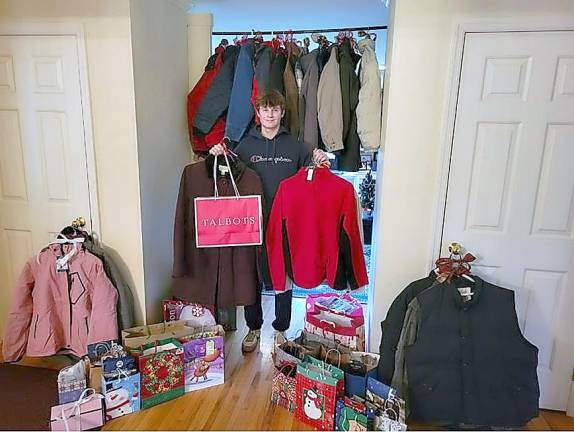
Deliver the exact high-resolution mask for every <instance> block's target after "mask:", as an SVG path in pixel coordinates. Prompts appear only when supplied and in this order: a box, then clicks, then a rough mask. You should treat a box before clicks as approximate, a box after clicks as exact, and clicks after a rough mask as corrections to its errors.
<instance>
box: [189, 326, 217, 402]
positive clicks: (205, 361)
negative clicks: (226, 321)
mask: <svg viewBox="0 0 574 432" xmlns="http://www.w3.org/2000/svg"><path fill="white" fill-rule="evenodd" d="M196 330H197V332H196V333H195V334H192V335H189V336H186V337H185V338H183V339H181V341H182V342H183V358H184V362H185V363H184V371H185V391H186V392H191V391H195V390H200V389H204V388H207V387H213V386H216V385H220V384H223V383H224V382H225V340H224V337H225V331H224V330H223V327H222V326H219V325H218V326H212V327H207V328H202V329H196Z"/></svg>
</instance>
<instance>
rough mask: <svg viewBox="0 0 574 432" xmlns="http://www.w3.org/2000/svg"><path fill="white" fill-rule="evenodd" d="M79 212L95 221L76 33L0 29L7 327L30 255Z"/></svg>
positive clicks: (1, 303) (0, 233) (2, 311)
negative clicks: (0, 32) (14, 32)
mask: <svg viewBox="0 0 574 432" xmlns="http://www.w3.org/2000/svg"><path fill="white" fill-rule="evenodd" d="M77 216H84V217H85V218H86V220H87V221H88V223H89V222H90V220H91V217H90V216H91V215H90V202H89V187H88V175H87V160H86V148H85V141H84V128H83V118H82V104H81V93H80V75H79V61H78V54H77V49H76V39H75V38H74V37H70V36H0V239H1V240H0V284H1V286H2V289H1V290H0V331H2V330H3V328H4V327H3V326H4V320H5V317H6V314H7V311H8V308H9V304H10V297H11V292H12V290H13V288H14V285H15V283H16V280H17V278H18V275H19V274H20V272H21V270H22V267H23V265H24V263H25V261H26V259H27V258H29V257H30V256H32V255H34V254H35V253H37V252H38V251H39V250H40V249H41V248H42V247H43V246H44V245H45V244H47V243H48V242H49V241H51V240H52V239H53V238H54V235H55V234H57V233H58V232H59V231H60V230H61V229H62V227H64V226H65V225H67V224H69V223H70V222H71V221H72V220H73V219H74V218H75V217H77ZM88 228H90V227H88Z"/></svg>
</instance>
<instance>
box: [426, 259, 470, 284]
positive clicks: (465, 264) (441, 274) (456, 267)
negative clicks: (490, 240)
mask: <svg viewBox="0 0 574 432" xmlns="http://www.w3.org/2000/svg"><path fill="white" fill-rule="evenodd" d="M453 257H459V258H453ZM475 259H476V257H475V256H474V255H473V254H471V253H469V252H467V253H466V254H465V255H464V256H463V257H460V255H451V256H450V257H448V258H439V259H437V260H436V262H435V264H436V267H437V273H438V277H437V280H438V281H439V282H440V283H442V282H444V281H448V282H449V283H450V281H451V280H452V278H453V277H455V276H462V275H468V274H470V263H471V262H473V261H474V260H475Z"/></svg>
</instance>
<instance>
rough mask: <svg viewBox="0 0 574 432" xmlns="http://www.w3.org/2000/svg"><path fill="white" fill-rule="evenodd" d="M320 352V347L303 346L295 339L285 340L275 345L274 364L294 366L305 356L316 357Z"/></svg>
mask: <svg viewBox="0 0 574 432" xmlns="http://www.w3.org/2000/svg"><path fill="white" fill-rule="evenodd" d="M320 352H321V347H320V346H319V345H316V346H304V345H301V344H299V343H297V342H295V341H290V340H288V341H285V342H283V343H282V344H281V345H278V346H276V347H275V354H274V355H275V366H276V367H278V368H281V367H283V366H285V365H293V366H296V365H298V364H299V363H301V362H302V361H303V359H304V358H305V356H307V355H308V356H311V357H315V358H317V357H318V356H319V354H320Z"/></svg>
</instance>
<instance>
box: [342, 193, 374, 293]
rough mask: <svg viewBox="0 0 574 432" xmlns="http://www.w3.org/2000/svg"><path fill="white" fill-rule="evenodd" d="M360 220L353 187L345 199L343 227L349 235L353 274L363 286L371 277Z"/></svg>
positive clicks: (360, 285) (358, 283) (359, 284)
mask: <svg viewBox="0 0 574 432" xmlns="http://www.w3.org/2000/svg"><path fill="white" fill-rule="evenodd" d="M359 222H360V221H359V219H358V215H357V202H356V199H355V192H354V190H353V188H352V187H351V188H349V190H348V193H347V194H346V195H345V201H344V204H343V229H344V230H345V233H346V234H347V236H348V237H349V242H350V247H351V262H352V265H353V269H352V270H353V274H354V276H355V280H356V281H357V285H358V286H359V287H362V286H365V285H368V284H369V277H368V276H367V267H366V265H365V255H364V252H363V242H362V241H361V231H360V229H359Z"/></svg>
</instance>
